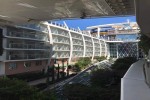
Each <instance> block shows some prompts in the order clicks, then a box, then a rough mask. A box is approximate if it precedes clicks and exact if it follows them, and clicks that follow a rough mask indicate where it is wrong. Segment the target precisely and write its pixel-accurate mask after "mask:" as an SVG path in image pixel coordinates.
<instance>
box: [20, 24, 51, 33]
mask: <svg viewBox="0 0 150 100" xmlns="http://www.w3.org/2000/svg"><path fill="white" fill-rule="evenodd" d="M20 27H26V28H30V29H35V30H38V31H41V32H46V33H48V28H47V26H46V25H43V24H25V25H20Z"/></svg>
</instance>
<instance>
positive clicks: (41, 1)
mask: <svg viewBox="0 0 150 100" xmlns="http://www.w3.org/2000/svg"><path fill="white" fill-rule="evenodd" d="M130 1H131V0H0V22H4V23H6V22H7V23H27V22H35V21H36V22H37V21H43V20H53V19H64V18H87V17H100V16H116V15H128V14H131V13H128V12H129V10H128V9H127V8H128V5H129V6H130V4H129V3H130ZM133 8H134V7H133ZM130 11H131V10H130ZM122 12H123V13H122ZM132 14H133V12H132Z"/></svg>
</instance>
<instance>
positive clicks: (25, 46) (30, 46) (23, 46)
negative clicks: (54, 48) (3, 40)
mask: <svg viewBox="0 0 150 100" xmlns="http://www.w3.org/2000/svg"><path fill="white" fill-rule="evenodd" d="M7 47H8V48H18V49H49V48H50V45H49V46H48V45H47V46H45V45H38V44H21V43H10V44H8V46H7Z"/></svg>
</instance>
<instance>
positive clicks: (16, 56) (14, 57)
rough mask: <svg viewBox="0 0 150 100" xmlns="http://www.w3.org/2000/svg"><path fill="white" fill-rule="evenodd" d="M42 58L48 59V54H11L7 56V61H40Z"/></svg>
mask: <svg viewBox="0 0 150 100" xmlns="http://www.w3.org/2000/svg"><path fill="white" fill-rule="evenodd" d="M42 58H49V55H48V54H36V55H35V54H30V55H27V54H12V55H7V60H23V59H42Z"/></svg>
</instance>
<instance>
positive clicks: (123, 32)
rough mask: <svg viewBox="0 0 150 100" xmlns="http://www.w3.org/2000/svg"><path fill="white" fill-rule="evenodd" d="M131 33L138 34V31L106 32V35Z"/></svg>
mask: <svg viewBox="0 0 150 100" xmlns="http://www.w3.org/2000/svg"><path fill="white" fill-rule="evenodd" d="M133 33H139V30H115V31H109V32H108V34H133Z"/></svg>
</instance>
